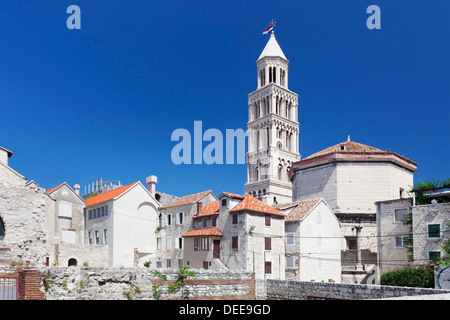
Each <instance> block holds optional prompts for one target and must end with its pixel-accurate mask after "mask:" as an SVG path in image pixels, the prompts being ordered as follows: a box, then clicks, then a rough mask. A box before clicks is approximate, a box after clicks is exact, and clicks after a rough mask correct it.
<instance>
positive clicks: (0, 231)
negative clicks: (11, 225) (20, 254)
mask: <svg viewBox="0 0 450 320" xmlns="http://www.w3.org/2000/svg"><path fill="white" fill-rule="evenodd" d="M3 239H5V225H4V224H3V220H2V218H0V241H2V240H3Z"/></svg>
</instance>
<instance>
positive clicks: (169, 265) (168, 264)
mask: <svg viewBox="0 0 450 320" xmlns="http://www.w3.org/2000/svg"><path fill="white" fill-rule="evenodd" d="M166 267H167V268H172V259H167V260H166Z"/></svg>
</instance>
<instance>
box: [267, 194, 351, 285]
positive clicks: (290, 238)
mask: <svg viewBox="0 0 450 320" xmlns="http://www.w3.org/2000/svg"><path fill="white" fill-rule="evenodd" d="M273 207H274V208H276V209H277V210H278V211H280V212H282V213H285V214H287V217H286V219H285V240H286V279H289V280H298V281H324V282H338V283H339V282H341V250H342V248H343V243H344V237H343V235H342V231H341V225H340V223H339V220H338V219H337V217H336V215H335V214H334V213H333V211H332V210H331V208H330V207H329V206H328V204H327V203H326V202H325V200H324V199H323V198H316V199H308V200H303V201H297V202H291V203H285V204H278V205H273Z"/></svg>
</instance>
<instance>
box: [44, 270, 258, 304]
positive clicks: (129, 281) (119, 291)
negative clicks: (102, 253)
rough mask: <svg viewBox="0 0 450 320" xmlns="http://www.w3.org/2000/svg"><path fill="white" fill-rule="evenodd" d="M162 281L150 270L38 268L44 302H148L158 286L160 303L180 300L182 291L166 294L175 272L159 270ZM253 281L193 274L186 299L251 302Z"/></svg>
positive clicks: (220, 274)
mask: <svg viewBox="0 0 450 320" xmlns="http://www.w3.org/2000/svg"><path fill="white" fill-rule="evenodd" d="M158 271H159V272H161V273H163V274H165V275H167V278H168V281H167V282H165V281H162V280H161V279H160V278H159V277H158V276H156V275H155V270H154V269H149V268H126V269H121V268H79V267H70V268H60V267H54V268H48V267H47V268H41V269H40V272H41V275H42V276H41V290H42V291H43V292H44V293H45V299H46V300H128V299H131V300H149V299H150V300H151V299H155V297H154V295H153V293H154V291H153V290H152V287H153V286H158V285H160V289H161V296H160V299H181V298H182V294H181V291H180V292H177V293H170V294H169V293H168V291H167V284H168V283H169V282H170V281H173V280H176V279H177V274H176V270H175V269H158ZM254 283H255V282H254V277H253V275H252V274H250V273H246V272H223V271H214V270H195V277H194V278H192V279H188V280H185V284H186V285H185V288H184V294H185V297H187V298H189V299H253V298H254V297H255V286H254Z"/></svg>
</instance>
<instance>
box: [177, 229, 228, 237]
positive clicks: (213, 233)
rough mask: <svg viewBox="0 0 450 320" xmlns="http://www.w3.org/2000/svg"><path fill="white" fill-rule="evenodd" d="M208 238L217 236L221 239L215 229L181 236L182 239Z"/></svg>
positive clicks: (192, 231)
mask: <svg viewBox="0 0 450 320" xmlns="http://www.w3.org/2000/svg"><path fill="white" fill-rule="evenodd" d="M209 236H218V237H221V236H222V233H220V231H219V230H217V229H216V228H210V229H200V230H191V231H189V232H187V233H185V234H183V235H182V237H209Z"/></svg>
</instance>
